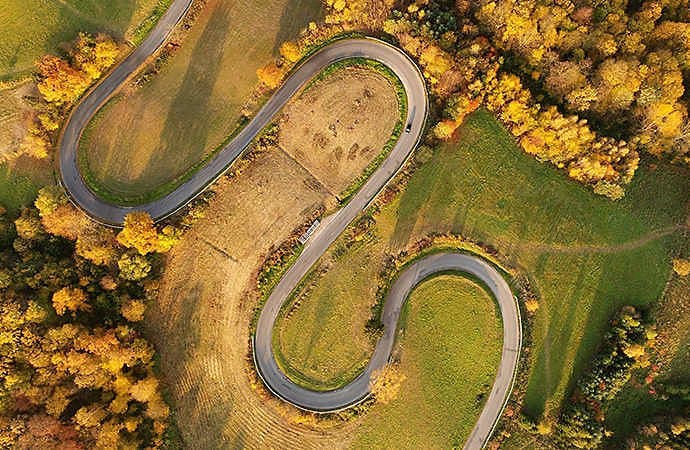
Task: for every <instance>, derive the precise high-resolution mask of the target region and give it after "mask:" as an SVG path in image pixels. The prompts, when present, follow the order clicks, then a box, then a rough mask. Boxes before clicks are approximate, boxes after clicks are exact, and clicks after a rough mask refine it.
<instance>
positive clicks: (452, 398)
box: [353, 275, 502, 449]
mask: <svg viewBox="0 0 690 450" xmlns="http://www.w3.org/2000/svg"><path fill="white" fill-rule="evenodd" d="M402 325H403V326H404V327H405V331H404V335H403V337H402V338H401V339H400V345H401V347H402V352H401V353H402V355H401V362H400V371H401V372H402V373H403V374H404V375H405V376H406V379H405V380H404V381H403V383H402V385H401V388H400V392H399V394H398V397H397V398H396V399H395V400H394V401H392V402H390V403H389V404H387V405H376V406H375V407H374V408H372V409H371V410H370V411H369V413H368V414H367V416H366V417H365V418H364V419H363V421H362V423H361V426H360V428H359V429H358V433H357V438H356V439H355V441H354V442H353V447H354V448H393V447H394V448H399V449H402V448H409V449H418V448H425V449H432V448H438V449H441V448H460V447H462V445H463V443H464V441H465V440H466V439H467V436H468V435H469V433H470V432H471V431H472V428H473V427H474V424H475V422H476V421H477V418H478V417H479V413H480V412H481V409H482V407H483V404H484V399H485V397H486V395H488V392H489V391H490V389H491V385H492V384H493V378H494V376H495V374H496V367H498V362H499V360H500V357H501V343H502V335H501V334H502V329H501V319H500V314H499V311H498V308H497V306H496V303H495V301H494V300H493V299H492V297H491V296H490V295H489V294H488V293H487V292H486V291H485V290H484V289H483V288H481V287H480V286H478V285H476V284H475V283H474V282H472V281H470V280H468V279H466V278H464V277H461V276H457V275H441V276H438V277H435V278H431V279H429V280H427V281H425V282H423V283H422V284H420V285H419V286H418V287H417V288H416V289H415V290H414V292H413V293H412V294H411V295H410V298H409V300H408V303H407V305H406V306H405V309H404V311H403V320H402ZM449 411H452V414H448V412H449Z"/></svg>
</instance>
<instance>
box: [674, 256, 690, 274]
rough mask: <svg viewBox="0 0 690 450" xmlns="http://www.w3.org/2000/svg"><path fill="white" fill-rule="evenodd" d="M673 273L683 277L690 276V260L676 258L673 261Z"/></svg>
mask: <svg viewBox="0 0 690 450" xmlns="http://www.w3.org/2000/svg"><path fill="white" fill-rule="evenodd" d="M673 271H674V272H676V273H677V274H678V275H680V276H681V277H686V276H688V275H690V260H688V259H683V258H676V259H674V260H673Z"/></svg>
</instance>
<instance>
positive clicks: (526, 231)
mask: <svg viewBox="0 0 690 450" xmlns="http://www.w3.org/2000/svg"><path fill="white" fill-rule="evenodd" d="M688 180H689V178H688V176H687V172H685V171H683V170H681V169H678V168H673V167H670V166H665V165H660V166H659V167H658V168H656V170H654V171H651V170H649V169H643V170H641V171H640V172H639V173H638V176H637V177H636V179H635V181H634V182H633V184H632V186H631V188H630V190H629V193H628V196H627V197H626V199H625V200H623V201H621V202H618V203H612V202H610V201H608V200H606V199H604V198H602V197H598V196H595V195H593V194H591V193H590V192H589V191H588V190H587V189H586V188H584V187H582V186H580V185H579V184H577V183H575V182H572V181H570V180H567V179H566V178H565V177H563V176H562V175H561V174H560V173H558V172H557V171H555V170H554V169H552V168H551V167H549V166H547V165H544V164H540V163H539V162H537V161H535V160H534V159H532V158H531V157H529V156H528V155H525V154H524V153H522V152H521V151H520V150H519V149H518V148H517V147H516V146H515V145H514V143H513V140H512V138H511V137H510V135H509V134H508V133H507V132H506V131H505V130H503V128H502V127H501V126H500V125H499V124H498V123H497V122H496V121H495V120H494V119H493V118H492V117H491V115H490V114H488V113H487V112H485V111H478V112H477V113H475V114H473V115H472V116H470V117H469V118H468V119H467V121H466V123H465V124H464V125H463V127H462V128H461V130H460V133H459V136H458V140H457V141H455V142H451V143H448V144H446V145H443V146H441V147H439V148H438V149H436V150H435V152H434V154H433V155H432V156H431V159H430V160H429V161H428V162H427V163H425V164H424V165H423V166H422V167H421V168H420V169H419V170H418V171H417V172H416V173H415V174H414V175H413V177H412V179H411V180H410V182H409V185H408V187H407V189H406V190H405V191H404V192H403V194H402V195H401V196H400V197H399V198H398V199H397V200H395V201H394V202H393V203H392V204H390V205H388V206H386V207H384V208H383V209H382V211H381V213H380V214H379V215H378V216H377V224H376V227H375V232H374V238H373V239H370V240H369V241H367V242H364V243H363V244H361V245H357V246H355V247H354V249H353V250H351V251H350V252H348V253H346V254H345V255H343V256H340V259H339V260H335V258H334V257H333V255H332V251H331V253H330V256H327V257H326V258H324V261H323V262H322V264H324V265H325V266H326V267H328V271H327V272H326V273H325V275H322V276H321V278H320V279H319V281H318V283H316V285H315V287H314V288H313V290H311V291H310V292H309V294H308V295H306V296H304V298H302V300H301V304H300V306H299V308H298V309H296V310H295V311H293V312H292V314H291V316H290V319H289V320H287V321H284V322H282V323H280V324H279V325H278V327H279V328H278V329H279V333H280V335H281V336H285V337H286V338H287V337H288V336H292V337H294V338H296V337H297V330H298V329H299V330H301V335H300V336H301V338H300V339H292V340H289V339H283V338H281V343H280V348H281V352H282V353H283V354H284V355H283V356H285V357H286V362H287V363H288V364H289V365H290V366H291V367H292V369H293V370H295V371H296V372H302V373H305V374H308V375H309V376H310V377H312V378H313V379H314V380H316V381H319V382H321V383H326V384H327V383H329V382H335V383H342V382H343V381H344V376H345V375H349V374H350V373H351V371H352V368H354V367H357V366H358V365H359V366H361V364H362V360H363V359H366V358H368V354H367V353H366V350H367V347H366V345H364V343H366V342H367V340H366V339H367V338H366V335H365V334H364V330H363V328H362V326H361V323H360V322H361V321H362V320H360V318H359V317H358V316H356V315H353V314H362V313H366V312H367V311H368V308H369V307H370V305H371V302H372V301H373V296H372V293H373V292H374V290H375V288H376V286H375V276H374V275H375V274H376V273H377V272H378V270H379V268H380V265H381V261H382V259H383V255H384V253H385V252H392V253H397V252H398V251H399V250H401V249H403V248H405V247H406V246H407V245H408V244H409V243H411V242H415V241H416V240H417V239H419V238H420V237H422V236H424V235H426V234H428V233H432V232H454V233H459V234H462V235H463V236H465V237H468V238H471V239H473V240H476V241H482V242H485V243H489V244H491V245H493V246H495V247H496V248H498V249H500V252H501V253H502V254H504V255H506V257H507V258H508V259H509V260H510V261H512V263H513V264H514V265H515V266H517V267H518V268H519V269H520V270H522V271H524V272H525V273H527V274H529V275H530V276H531V278H532V279H533V281H534V284H535V288H536V289H537V290H538V292H539V295H540V297H541V309H540V310H539V312H538V314H537V316H536V320H535V324H534V330H533V332H534V344H533V349H532V354H533V358H532V362H531V367H530V373H529V385H528V389H527V395H526V398H525V409H526V411H527V412H528V413H529V414H531V415H534V416H539V415H541V414H542V413H544V412H547V413H549V412H553V411H555V410H556V409H557V408H558V407H559V406H560V404H561V402H562V401H563V399H564V397H565V395H566V394H567V392H569V389H570V388H571V387H572V382H573V380H574V376H576V375H577V374H579V373H580V372H581V370H582V369H583V368H584V366H585V365H586V363H587V361H588V360H589V359H590V357H591V355H592V353H593V352H594V350H595V348H596V345H597V343H598V342H599V339H600V337H601V334H602V332H603V330H604V329H605V327H606V326H607V322H608V319H609V317H610V316H611V314H612V313H613V312H614V311H615V310H617V309H618V308H619V307H620V306H621V305H624V304H634V305H646V304H650V303H652V302H654V301H655V300H656V299H657V298H658V297H659V295H660V294H661V292H662V290H663V288H664V285H665V283H666V280H667V277H668V274H669V270H670V258H669V256H668V255H669V251H670V249H671V248H672V247H673V246H674V245H676V243H677V234H675V233H674V230H675V229H676V228H677V227H678V226H679V225H681V224H684V222H685V219H686V214H687V208H686V201H687V194H688V192H689V190H688V187H689V186H688ZM353 317H354V320H353ZM353 321H354V323H353V325H352V326H338V325H337V324H339V323H348V324H349V323H351V322H353ZM321 327H323V329H324V331H323V332H320V331H319V330H320V329H321ZM348 348H349V350H347V349H348ZM369 351H370V347H369ZM291 355H292V356H291ZM325 361H328V364H327V365H326V366H321V365H320V364H321V363H322V362H325ZM316 367H325V370H324V369H320V370H317V369H315V368H316ZM348 371H350V372H348Z"/></svg>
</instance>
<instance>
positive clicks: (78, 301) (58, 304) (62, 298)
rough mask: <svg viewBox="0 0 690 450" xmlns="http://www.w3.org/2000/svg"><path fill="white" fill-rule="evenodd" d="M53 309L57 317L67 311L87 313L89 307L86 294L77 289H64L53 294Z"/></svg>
mask: <svg viewBox="0 0 690 450" xmlns="http://www.w3.org/2000/svg"><path fill="white" fill-rule="evenodd" d="M52 300H53V308H55V312H56V313H58V315H60V316H61V315H63V314H65V313H66V312H67V311H70V312H73V313H74V312H77V311H88V310H90V309H91V306H90V305H89V304H88V303H87V298H86V294H85V293H84V291H82V290H81V289H79V288H70V287H65V288H62V289H60V290H59V291H57V292H55V293H54V294H53V299H52Z"/></svg>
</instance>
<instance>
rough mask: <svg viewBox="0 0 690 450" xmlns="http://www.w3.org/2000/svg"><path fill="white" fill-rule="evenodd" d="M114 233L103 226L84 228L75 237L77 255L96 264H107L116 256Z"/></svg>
mask: <svg viewBox="0 0 690 450" xmlns="http://www.w3.org/2000/svg"><path fill="white" fill-rule="evenodd" d="M115 245H116V241H115V235H114V234H113V232H112V231H110V230H108V229H106V228H104V227H98V226H97V227H94V228H88V229H86V230H84V231H83V232H82V233H81V234H80V235H79V236H78V237H77V245H76V247H75V248H76V252H77V255H79V256H81V257H83V258H86V259H88V260H89V261H91V262H93V263H94V264H97V265H108V264H110V263H111V262H112V261H113V260H114V259H115V257H116V256H117V251H116V249H115Z"/></svg>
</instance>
